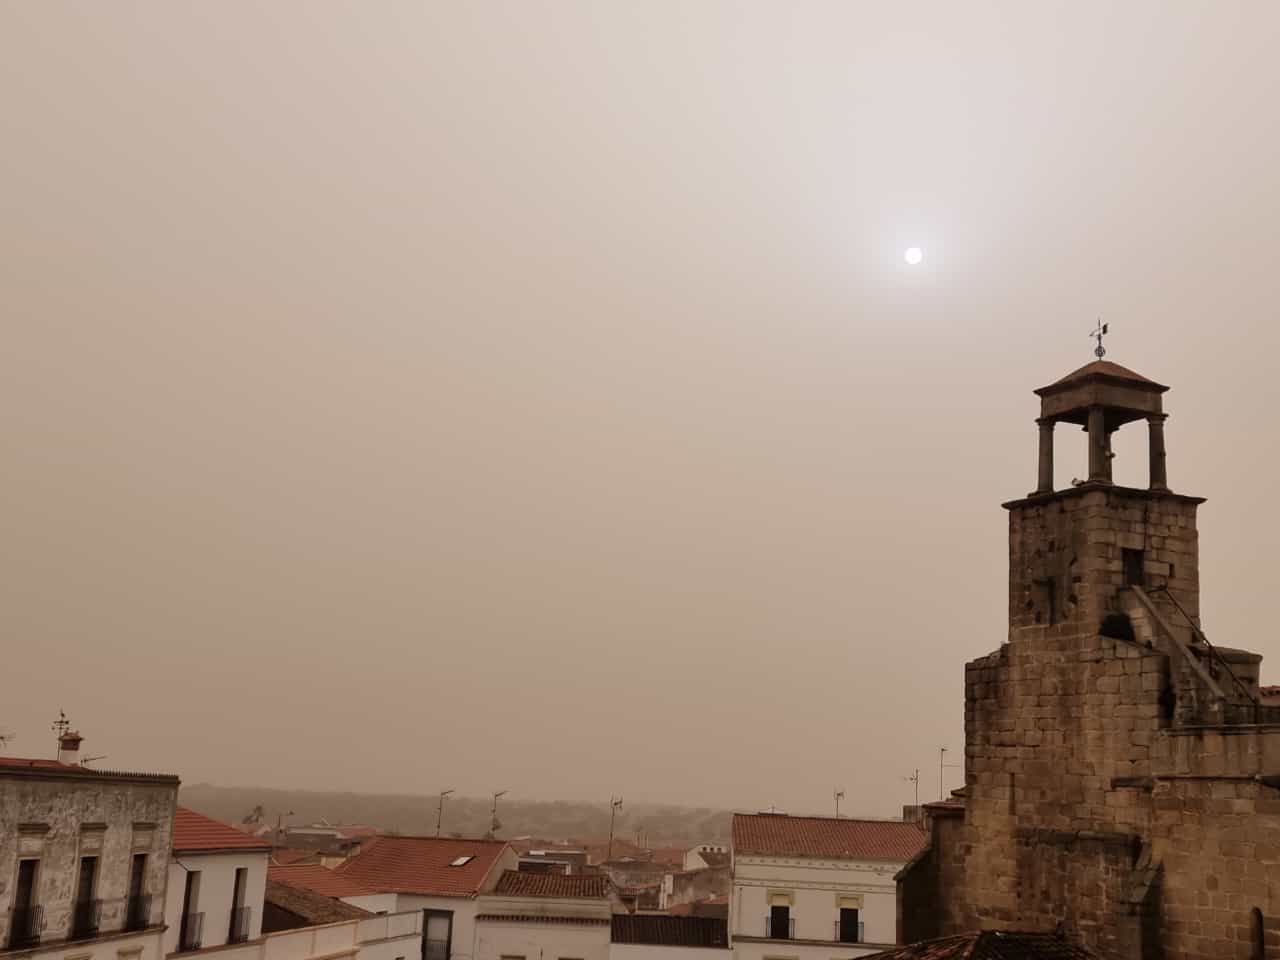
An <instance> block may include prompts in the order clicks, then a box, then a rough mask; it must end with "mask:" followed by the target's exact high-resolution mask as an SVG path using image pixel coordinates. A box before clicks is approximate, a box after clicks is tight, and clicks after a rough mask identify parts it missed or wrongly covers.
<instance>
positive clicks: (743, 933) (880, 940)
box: [729, 856, 902, 960]
mask: <svg viewBox="0 0 1280 960" xmlns="http://www.w3.org/2000/svg"><path fill="white" fill-rule="evenodd" d="M901 868H902V863H901V862H896V861H894V862H890V861H875V860H866V861H853V860H834V861H827V860H801V859H795V858H792V859H786V860H784V859H781V858H779V859H773V858H767V857H741V856H739V857H735V859H734V868H733V895H732V896H731V897H730V901H729V910H730V929H731V931H732V934H733V937H734V943H735V951H736V946H737V941H738V938H740V937H756V938H764V937H765V935H766V929H765V917H767V916H768V914H769V893H770V891H787V892H789V893H790V894H791V895H792V906H791V918H792V919H793V920H794V921H795V939H797V940H818V941H824V942H828V943H833V942H834V941H835V940H836V928H835V924H836V921H837V920H839V919H840V898H841V897H842V896H860V897H861V898H862V908H861V909H860V910H859V912H858V919H859V920H860V921H861V922H862V923H863V925H864V927H863V930H864V932H863V939H862V942H863V943H871V944H883V945H892V944H893V943H894V942H895V940H896V938H897V887H896V885H895V884H894V881H893V876H894V874H895V873H897V872H898V870H900V869H901ZM774 946H789V945H787V944H782V945H778V944H775V945H774ZM848 946H849V945H848V944H841V945H839V950H838V951H837V952H834V953H833V952H832V951H831V950H824V952H823V954H822V955H823V956H824V957H825V958H826V960H832V958H833V957H841V956H853V955H854V954H853V953H848V952H846V951H847V948H848ZM761 955H762V956H765V955H767V956H794V955H795V953H794V951H792V950H781V949H771V950H769V951H766V952H765V953H764V954H761Z"/></svg>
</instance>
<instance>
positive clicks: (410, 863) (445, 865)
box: [338, 837, 507, 897]
mask: <svg viewBox="0 0 1280 960" xmlns="http://www.w3.org/2000/svg"><path fill="white" fill-rule="evenodd" d="M506 849H507V844H506V841H504V840H455V839H452V838H446V837H377V838H375V839H373V840H370V841H369V842H368V843H366V844H365V845H364V847H363V849H361V851H360V852H359V853H358V854H356V855H355V856H354V857H352V858H351V859H350V860H348V861H347V862H346V863H344V864H342V865H341V866H340V867H338V873H340V874H341V875H342V876H346V877H351V878H353V879H355V880H358V881H359V882H360V883H363V884H364V885H365V886H367V887H370V888H371V889H373V890H375V891H377V892H379V893H416V894H419V895H423V896H440V897H474V896H475V895H476V894H477V893H479V892H480V887H481V885H482V884H483V883H484V880H485V877H486V876H488V874H489V871H490V870H491V869H493V865H494V864H495V863H496V862H497V861H498V858H499V857H500V856H501V855H502V852H503V851H504V850H506ZM460 857H471V858H472V859H471V860H470V861H468V862H467V863H465V864H463V865H462V866H458V867H451V866H450V865H449V864H450V863H451V862H453V861H454V860H456V859H458V858H460Z"/></svg>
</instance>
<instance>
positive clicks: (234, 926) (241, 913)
mask: <svg viewBox="0 0 1280 960" xmlns="http://www.w3.org/2000/svg"><path fill="white" fill-rule="evenodd" d="M252 911H253V908H252V907H236V908H234V909H233V910H232V911H231V929H230V930H229V931H228V932H227V943H244V942H245V941H246V940H248V939H249V918H250V916H251V915H252Z"/></svg>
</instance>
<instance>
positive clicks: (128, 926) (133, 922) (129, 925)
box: [124, 893, 151, 932]
mask: <svg viewBox="0 0 1280 960" xmlns="http://www.w3.org/2000/svg"><path fill="white" fill-rule="evenodd" d="M149 926H151V896H150V894H145V893H143V894H139V895H137V896H134V897H130V898H129V899H128V900H127V901H125V908H124V928H125V930H128V931H130V932H132V931H134V930H145V929H147V927H149Z"/></svg>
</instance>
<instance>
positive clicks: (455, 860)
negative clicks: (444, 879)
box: [449, 856, 475, 867]
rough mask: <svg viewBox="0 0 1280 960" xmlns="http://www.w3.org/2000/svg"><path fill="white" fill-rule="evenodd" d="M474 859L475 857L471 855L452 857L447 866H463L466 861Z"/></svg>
mask: <svg viewBox="0 0 1280 960" xmlns="http://www.w3.org/2000/svg"><path fill="white" fill-rule="evenodd" d="M474 859H475V857H473V856H465V857H454V858H453V859H452V860H451V861H450V862H449V866H451V867H465V866H466V865H467V864H468V863H470V862H471V861H472V860H474Z"/></svg>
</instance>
